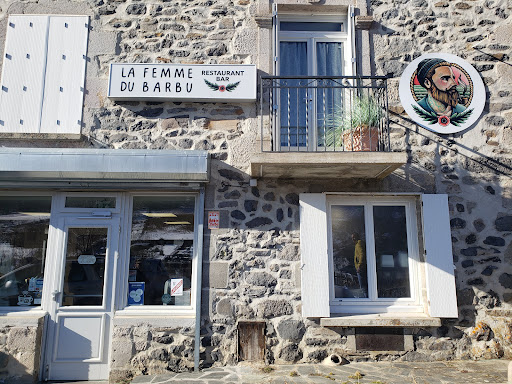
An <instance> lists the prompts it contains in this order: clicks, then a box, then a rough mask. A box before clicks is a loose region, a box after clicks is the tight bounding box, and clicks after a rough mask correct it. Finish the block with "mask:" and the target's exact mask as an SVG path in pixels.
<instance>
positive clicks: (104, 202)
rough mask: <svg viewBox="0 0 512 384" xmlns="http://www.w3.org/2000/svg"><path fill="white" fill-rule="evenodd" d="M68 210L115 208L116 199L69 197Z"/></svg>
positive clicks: (67, 199)
mask: <svg viewBox="0 0 512 384" xmlns="http://www.w3.org/2000/svg"><path fill="white" fill-rule="evenodd" d="M65 207H66V208H115V207H116V198H115V197H82V196H67V197H66V204H65Z"/></svg>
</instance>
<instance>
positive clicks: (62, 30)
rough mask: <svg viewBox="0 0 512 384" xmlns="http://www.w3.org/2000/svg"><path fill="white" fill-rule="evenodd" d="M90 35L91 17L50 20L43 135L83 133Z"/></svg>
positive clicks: (42, 121) (42, 125) (66, 17)
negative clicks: (88, 39) (83, 110)
mask: <svg viewBox="0 0 512 384" xmlns="http://www.w3.org/2000/svg"><path fill="white" fill-rule="evenodd" d="M88 33H89V17H88V16H71V17H70V16H52V17H51V18H50V27H49V34H48V55H47V62H48V64H47V69H46V80H45V89H44V100H43V113H42V120H41V132H42V133H62V134H80V131H81V124H82V105H83V100H84V87H85V84H84V83H85V67H86V58H87V38H88Z"/></svg>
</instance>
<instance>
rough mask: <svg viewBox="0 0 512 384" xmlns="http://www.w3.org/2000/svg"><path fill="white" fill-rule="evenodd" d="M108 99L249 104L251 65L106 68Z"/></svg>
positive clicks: (253, 75)
mask: <svg viewBox="0 0 512 384" xmlns="http://www.w3.org/2000/svg"><path fill="white" fill-rule="evenodd" d="M108 97H109V98H111V99H112V100H120V101H122V100H126V101H135V100H141V101H143V100H160V101H164V100H171V101H172V100H175V101H192V102H195V101H202V102H253V101H255V100H256V66H255V65H199V64H195V65H185V64H145V63H144V64H121V63H114V64H111V65H110V76H109V88H108Z"/></svg>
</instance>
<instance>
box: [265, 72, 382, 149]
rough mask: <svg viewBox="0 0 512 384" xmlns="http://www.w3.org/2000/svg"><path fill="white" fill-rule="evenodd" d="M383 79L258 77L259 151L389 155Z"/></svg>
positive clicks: (353, 77)
mask: <svg viewBox="0 0 512 384" xmlns="http://www.w3.org/2000/svg"><path fill="white" fill-rule="evenodd" d="M387 92H388V91H387V78H386V77H370V76H363V77H360V76H357V77H356V76H344V77H324V76H297V77H284V76H283V77H280V76H262V77H261V79H260V99H259V107H260V116H261V150H262V152H269V151H270V152H288V151H304V152H320V151H322V152H323V151H325V152H328V151H336V152H338V151H349V152H352V151H374V152H375V151H379V152H389V151H391V148H390V139H389V120H388V94H387Z"/></svg>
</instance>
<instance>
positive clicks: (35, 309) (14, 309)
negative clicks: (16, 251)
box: [0, 190, 58, 316]
mask: <svg viewBox="0 0 512 384" xmlns="http://www.w3.org/2000/svg"><path fill="white" fill-rule="evenodd" d="M0 196H19V197H30V196H35V197H39V196H47V197H50V198H51V207H50V224H49V226H48V239H47V241H46V250H45V253H46V259H47V258H48V249H49V245H50V243H51V241H52V240H51V226H52V224H53V222H52V217H54V216H55V211H56V206H57V205H58V202H57V199H56V194H55V193H52V192H49V191H40V192H36V191H18V190H8V191H7V190H6V191H1V192H0ZM47 274H48V275H49V267H48V263H46V262H45V266H44V276H46V275H47ZM45 288H46V287H45V286H43V295H44V292H45ZM43 304H44V302H43V300H41V304H40V305H38V306H35V305H34V306H28V307H22V306H19V307H18V306H7V305H4V306H0V314H8V313H16V314H17V315H22V314H23V313H27V314H28V315H30V316H32V315H40V314H45V313H46V312H45V311H44V310H43Z"/></svg>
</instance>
